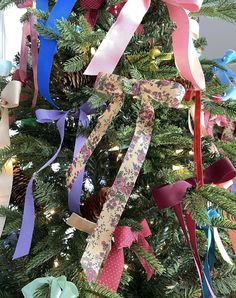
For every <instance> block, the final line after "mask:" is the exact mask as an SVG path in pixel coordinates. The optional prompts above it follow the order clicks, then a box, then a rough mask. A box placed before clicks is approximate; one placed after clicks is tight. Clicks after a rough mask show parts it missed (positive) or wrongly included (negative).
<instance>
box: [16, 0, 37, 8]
mask: <svg viewBox="0 0 236 298" xmlns="http://www.w3.org/2000/svg"><path fill="white" fill-rule="evenodd" d="M15 4H16V6H17V7H18V8H28V7H33V0H23V1H22V0H16V1H15Z"/></svg>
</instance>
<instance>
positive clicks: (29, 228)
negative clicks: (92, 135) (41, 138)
mask: <svg viewBox="0 0 236 298" xmlns="http://www.w3.org/2000/svg"><path fill="white" fill-rule="evenodd" d="M78 110H79V111H77V113H76V115H75V117H76V118H77V119H78V120H79V121H80V125H82V126H84V127H86V126H88V124H89V119H88V117H87V116H88V115H89V114H92V113H94V110H93V109H92V108H91V107H90V105H89V104H88V103H85V104H83V105H82V106H81V107H80V108H79V109H78ZM69 112H70V111H66V112H65V111H58V110H44V109H39V110H37V111H36V117H37V121H38V122H40V123H51V122H54V121H56V126H57V129H58V131H59V134H60V145H59V147H58V149H57V151H56V153H55V154H54V156H53V157H52V158H51V159H50V160H49V161H48V162H47V163H46V164H44V165H43V166H42V167H41V168H40V169H39V170H38V171H36V172H35V173H34V174H33V176H32V178H31V179H30V181H29V184H28V186H27V190H26V195H25V205H24V211H23V220H22V225H21V230H20V236H19V239H18V242H17V246H16V250H15V253H14V256H13V259H17V258H20V257H23V256H25V255H28V254H29V251H30V247H31V242H32V236H33V230H34V218H35V208H34V197H33V182H34V180H35V179H36V176H37V174H38V173H40V172H41V171H42V170H44V169H45V168H46V167H48V166H49V165H51V164H52V163H53V161H54V160H55V159H56V158H57V156H58V154H59V153H60V151H61V147H62V144H63V140H64V133H65V121H66V118H67V117H68V114H69ZM85 141H86V138H84V136H82V135H79V136H78V137H77V138H76V141H75V149H74V155H75V154H78V152H79V151H80V148H81V147H82V146H83V144H84V142H85ZM83 175H84V172H83V171H82V172H81V173H80V175H79V176H78V177H77V179H76V180H75V181H74V183H73V185H72V188H71V192H70V193H69V194H68V205H69V209H70V211H71V212H79V211H80V200H79V199H80V196H79V197H78V194H80V193H81V191H82V182H83ZM76 194H77V195H76Z"/></svg>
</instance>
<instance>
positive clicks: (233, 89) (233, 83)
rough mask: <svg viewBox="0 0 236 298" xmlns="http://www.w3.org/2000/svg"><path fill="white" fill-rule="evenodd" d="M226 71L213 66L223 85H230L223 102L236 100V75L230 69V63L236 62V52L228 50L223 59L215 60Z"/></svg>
mask: <svg viewBox="0 0 236 298" xmlns="http://www.w3.org/2000/svg"><path fill="white" fill-rule="evenodd" d="M214 61H215V62H216V63H217V64H219V65H220V66H221V67H223V68H224V69H221V68H218V67H216V66H213V72H214V74H215V75H216V77H217V78H218V79H219V81H220V83H221V84H222V85H228V86H229V88H228V89H227V90H226V91H225V94H224V96H223V97H222V98H223V100H227V99H236V74H235V73H234V72H233V71H232V70H231V69H230V68H229V66H228V63H230V62H232V61H236V52H235V51H233V50H228V51H226V52H225V55H224V57H223V58H220V59H215V60H214Z"/></svg>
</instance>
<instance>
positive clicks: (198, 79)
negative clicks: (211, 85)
mask: <svg viewBox="0 0 236 298" xmlns="http://www.w3.org/2000/svg"><path fill="white" fill-rule="evenodd" d="M163 1H164V2H166V5H167V7H168V10H169V14H170V18H171V19H172V21H173V22H175V23H176V26H177V29H176V30H175V31H174V33H173V34H172V39H173V48H174V56H175V63H176V66H177V67H178V69H179V72H180V74H181V76H183V77H184V78H185V79H186V80H188V81H190V82H191V83H192V84H193V87H194V88H196V89H204V88H205V79H204V74H203V71H202V68H201V64H200V62H199V60H198V56H197V53H196V50H195V48H194V44H193V40H192V34H191V33H192V32H191V22H190V18H189V16H188V13H189V11H192V12H194V11H198V10H199V9H200V7H201V5H202V2H203V0H191V1H181V0H163ZM150 3H151V0H128V1H127V2H126V3H125V5H124V6H123V8H122V10H121V12H120V14H119V16H118V18H117V20H116V22H115V23H114V24H113V25H112V27H111V29H110V30H109V31H108V33H107V35H106V37H105V39H104V40H103V41H102V43H101V45H100V46H99V48H98V50H97V52H96V53H95V55H94V57H93V59H92V60H91V62H90V64H89V65H88V67H87V69H86V70H85V72H84V74H86V75H97V74H98V73H99V72H108V73H112V72H113V71H114V69H115V67H116V65H117V64H118V62H119V60H120V58H121V56H122V54H123V53H124V51H125V49H126V47H127V45H128V43H129V41H130V39H131V38H132V36H133V34H134V33H135V31H136V30H137V28H138V27H139V25H140V23H141V21H142V19H143V17H144V15H145V14H146V13H147V11H148V9H149V7H150ZM187 10H189V11H187ZM121 35H122V38H120V36H121Z"/></svg>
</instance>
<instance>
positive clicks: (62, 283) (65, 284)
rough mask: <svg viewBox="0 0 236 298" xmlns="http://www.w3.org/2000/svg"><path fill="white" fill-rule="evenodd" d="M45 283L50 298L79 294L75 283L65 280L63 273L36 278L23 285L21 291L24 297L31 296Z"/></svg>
mask: <svg viewBox="0 0 236 298" xmlns="http://www.w3.org/2000/svg"><path fill="white" fill-rule="evenodd" d="M45 284H48V285H49V287H50V288H51V291H50V298H76V297H78V295H79V292H78V289H77V287H76V286H75V284H74V283H72V282H70V281H67V280H66V277H65V276H64V275H62V276H60V277H53V276H48V277H40V278H36V279H35V280H33V281H32V282H30V283H29V284H28V285H26V286H24V287H23V288H22V290H21V291H22V293H23V295H24V297H25V298H33V297H34V293H35V291H36V290H37V289H38V288H40V287H41V286H43V285H45Z"/></svg>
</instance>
